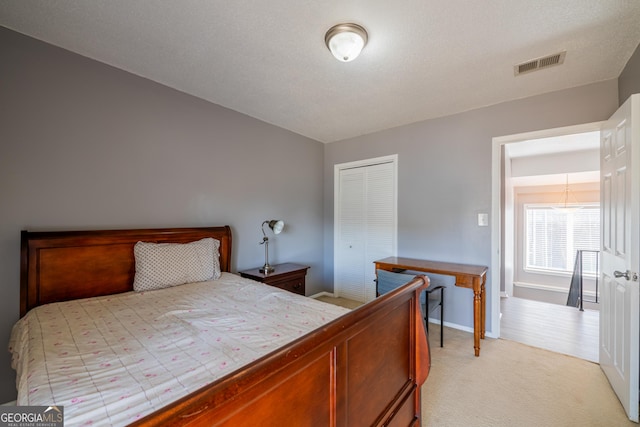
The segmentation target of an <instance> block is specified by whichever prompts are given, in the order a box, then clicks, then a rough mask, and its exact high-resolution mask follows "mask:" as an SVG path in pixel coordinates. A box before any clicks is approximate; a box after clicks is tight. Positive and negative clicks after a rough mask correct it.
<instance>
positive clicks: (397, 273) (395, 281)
mask: <svg viewBox="0 0 640 427" xmlns="http://www.w3.org/2000/svg"><path fill="white" fill-rule="evenodd" d="M402 271H406V270H394V271H387V270H378V271H376V295H378V296H380V295H383V294H386V293H387V292H390V291H392V290H394V289H396V288H398V287H400V286H402V285H404V284H407V283H409V282H410V281H412V280H413V279H414V278H415V277H416V275H415V274H406V273H402ZM444 288H445V286H442V285H438V286H431V285H430V286H429V287H428V288H427V290H426V291H425V293H424V294H421V295H420V305H422V313H423V314H424V323H425V325H426V328H427V332H429V313H431V312H432V311H433V310H435V309H436V308H438V307H440V347H442V346H443V345H444ZM437 291H440V292H439V293H440V295H438V293H437ZM432 295H433V296H432Z"/></svg>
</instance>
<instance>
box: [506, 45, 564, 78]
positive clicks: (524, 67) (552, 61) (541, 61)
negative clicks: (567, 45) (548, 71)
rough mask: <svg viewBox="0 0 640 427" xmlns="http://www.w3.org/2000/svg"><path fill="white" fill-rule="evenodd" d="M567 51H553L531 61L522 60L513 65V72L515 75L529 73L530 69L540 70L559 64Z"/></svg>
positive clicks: (562, 61)
mask: <svg viewBox="0 0 640 427" xmlns="http://www.w3.org/2000/svg"><path fill="white" fill-rule="evenodd" d="M566 54H567V51H562V52H559V53H554V54H553V55H548V56H544V57H542V58H537V59H532V60H531V61H527V62H523V63H522V64H518V65H516V66H514V67H513V73H514V74H515V75H516V76H519V75H520V74H525V73H530V72H532V71H537V70H541V69H543V68H548V67H552V66H554V65H560V64H562V63H564V57H565V55H566Z"/></svg>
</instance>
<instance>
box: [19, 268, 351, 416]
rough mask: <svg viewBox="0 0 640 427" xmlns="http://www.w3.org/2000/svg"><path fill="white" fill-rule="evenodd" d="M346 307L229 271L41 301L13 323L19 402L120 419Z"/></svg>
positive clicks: (276, 344) (158, 405) (286, 340)
mask: <svg viewBox="0 0 640 427" xmlns="http://www.w3.org/2000/svg"><path fill="white" fill-rule="evenodd" d="M347 312H348V310H347V309H344V308H342V307H337V306H334V305H331V304H326V303H323V302H320V301H316V300H314V299H312V298H306V297H302V296H299V295H296V294H293V293H289V292H286V291H283V290H281V289H278V288H274V287H271V286H267V285H264V284H261V283H258V282H254V281H252V280H248V279H243V278H241V277H239V276H236V275H234V274H230V273H223V275H222V277H221V278H220V279H218V280H215V281H211V282H200V283H190V284H185V285H180V286H175V287H172V288H168V289H162V290H156V291H149V292H128V293H124V294H118V295H112V296H105V297H96V298H89V299H83V300H76V301H69V302H61V303H55V304H48V305H43V306H41V307H38V308H35V309H33V310H31V311H30V312H29V313H28V314H27V315H26V316H25V317H23V318H22V319H20V321H18V323H17V324H16V325H15V326H14V328H13V331H12V335H11V340H10V348H9V349H10V351H11V353H12V366H13V368H14V369H15V370H16V372H17V388H18V400H17V404H18V405H63V406H64V412H65V425H67V426H72V425H78V426H79V425H91V424H94V425H107V424H111V425H125V424H128V423H131V422H133V421H136V420H137V419H139V418H142V417H144V416H145V415H147V414H149V413H151V412H153V411H155V410H157V409H160V408H161V407H163V406H165V405H167V404H169V403H171V402H173V401H175V400H177V399H179V398H181V397H183V396H185V395H187V394H189V393H191V392H193V391H196V390H197V389H199V388H201V387H202V386H205V385H207V384H209V383H211V382H213V381H215V380H216V379H218V378H221V377H223V376H225V375H226V374H229V373H231V372H233V371H235V370H236V369H238V368H239V367H241V366H243V365H245V364H248V363H250V362H252V361H254V360H256V359H258V358H260V357H261V356H264V355H266V354H268V353H270V352H272V351H273V350H275V349H277V348H278V347H281V346H283V345H285V344H287V343H289V342H291V341H293V340H295V339H296V338H298V337H300V336H302V335H304V334H306V333H307V332H310V331H312V330H314V329H316V328H318V327H320V326H322V325H324V324H326V323H328V322H330V321H331V320H333V319H335V318H337V317H339V316H341V315H343V314H345V313H347Z"/></svg>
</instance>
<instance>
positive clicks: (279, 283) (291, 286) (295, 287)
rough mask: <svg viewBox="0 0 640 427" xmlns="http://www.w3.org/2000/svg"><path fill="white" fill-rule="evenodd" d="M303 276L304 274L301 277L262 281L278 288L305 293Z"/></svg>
mask: <svg viewBox="0 0 640 427" xmlns="http://www.w3.org/2000/svg"><path fill="white" fill-rule="evenodd" d="M304 281H305V277H304V275H303V276H301V277H297V278H293V279H287V280H274V281H273V282H271V281H270V282H268V283H267V282H264V283H266V284H267V285H271V286H275V287H277V288H280V289H284V290H287V291H289V292H293V293H296V294H300V295H305V283H304Z"/></svg>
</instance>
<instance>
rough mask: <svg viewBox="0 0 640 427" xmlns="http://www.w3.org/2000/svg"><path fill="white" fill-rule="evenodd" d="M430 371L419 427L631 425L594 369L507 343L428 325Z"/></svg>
mask: <svg viewBox="0 0 640 427" xmlns="http://www.w3.org/2000/svg"><path fill="white" fill-rule="evenodd" d="M429 329H430V333H431V336H432V337H434V339H432V340H431V341H432V343H431V344H432V345H431V371H430V373H429V377H428V378H427V382H426V383H425V385H424V386H423V388H422V414H423V420H422V426H423V427H426V426H437V427H440V426H442V427H447V426H452V427H458V426H475V427H483V426H491V427H496V426H636V427H637V426H638V424H635V423H633V422H631V421H629V419H628V418H627V416H626V414H625V412H624V409H623V408H622V405H621V404H620V402H619V401H618V399H617V397H616V396H615V394H614V392H613V390H612V389H611V387H610V386H609V383H608V381H607V379H606V377H605V375H604V374H603V373H602V371H601V369H600V366H599V365H598V364H596V363H592V362H588V361H585V360H582V359H578V358H575V357H572V356H566V355H563V354H559V353H553V352H551V351H548V350H542V349H538V348H534V347H529V346H527V345H524V344H520V343H517V342H515V341H508V340H503V339H491V338H486V339H484V340H482V341H481V351H480V357H475V356H474V352H473V334H471V333H467V332H463V331H460V330H456V329H451V328H445V331H444V345H445V347H444V348H440V347H439V346H438V344H439V343H438V342H437V341H438V340H437V339H436V337H438V333H439V329H438V325H435V324H430V325H429Z"/></svg>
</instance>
